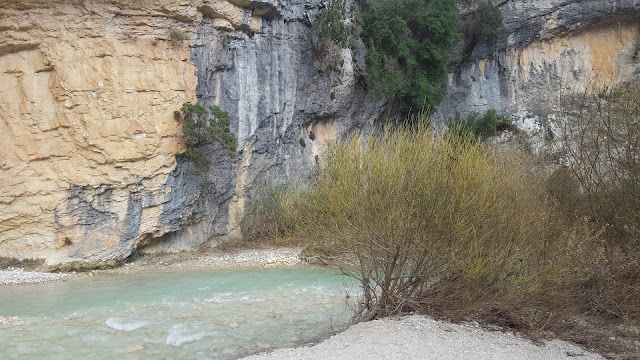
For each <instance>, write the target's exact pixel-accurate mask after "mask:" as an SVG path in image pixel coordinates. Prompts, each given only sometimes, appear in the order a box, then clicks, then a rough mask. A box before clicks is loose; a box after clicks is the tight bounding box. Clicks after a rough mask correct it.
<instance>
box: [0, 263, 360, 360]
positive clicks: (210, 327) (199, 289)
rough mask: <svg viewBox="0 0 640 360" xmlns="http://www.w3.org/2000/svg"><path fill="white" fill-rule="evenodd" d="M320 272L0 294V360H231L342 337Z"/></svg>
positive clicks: (168, 275) (173, 274) (169, 275)
mask: <svg viewBox="0 0 640 360" xmlns="http://www.w3.org/2000/svg"><path fill="white" fill-rule="evenodd" d="M348 292H351V293H353V292H355V286H354V283H353V282H351V281H349V280H348V279H346V278H343V277H342V276H340V275H338V274H336V273H335V272H332V271H330V270H326V269H321V268H315V267H293V268H279V269H252V270H247V269H245V270H203V269H196V270H194V269H191V270H162V271H159V270H154V271H149V270H146V271H145V270H139V271H136V272H133V273H130V274H98V275H95V276H93V277H87V278H81V279H75V280H69V281H65V282H57V283H48V284H36V285H8V286H0V316H2V317H4V321H3V323H2V324H0V359H14V358H15V359H38V360H40V359H65V360H66V359H83V360H84V359H118V360H124V359H235V358H238V357H241V356H243V355H248V354H252V353H256V352H260V351H263V350H267V349H271V348H278V347H287V346H293V345H296V344H300V343H304V342H309V341H315V340H317V339H319V338H321V337H324V336H327V335H328V334H330V333H331V332H333V331H339V330H343V329H344V328H345V327H346V325H347V323H348V321H349V318H350V316H351V314H352V312H351V311H350V310H349V309H351V308H352V306H348V305H347V302H348V301H350V300H347V299H348V298H351V299H352V298H353V296H347V293H348Z"/></svg>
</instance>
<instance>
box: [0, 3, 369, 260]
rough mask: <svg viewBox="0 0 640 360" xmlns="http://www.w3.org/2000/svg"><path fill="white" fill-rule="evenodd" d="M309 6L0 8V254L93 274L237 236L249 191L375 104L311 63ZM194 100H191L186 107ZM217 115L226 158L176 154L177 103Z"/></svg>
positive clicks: (302, 168) (313, 8)
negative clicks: (199, 159)
mask: <svg viewBox="0 0 640 360" xmlns="http://www.w3.org/2000/svg"><path fill="white" fill-rule="evenodd" d="M321 6H322V4H321V3H320V2H314V1H306V2H302V1H300V2H297V1H287V2H285V3H284V4H281V3H278V2H271V1H269V0H265V1H242V0H232V1H225V0H213V1H211V0H200V1H188V0H173V1H169V0H166V1H160V0H158V1H125V0H103V1H89V0H86V1H82V0H75V1H68V0H67V1H62V0H60V1H44V0H31V1H23V0H21V1H17V0H2V1H0V84H1V85H0V94H1V95H0V141H1V143H2V144H3V145H2V150H1V151H0V158H1V165H0V182H1V184H2V188H1V190H0V256H4V257H15V258H19V259H24V258H41V259H46V261H47V263H48V264H50V265H52V266H56V267H63V268H64V267H65V266H66V265H64V264H69V265H72V266H100V265H101V264H110V263H114V262H115V261H119V260H121V259H123V258H125V257H126V256H128V255H129V254H130V253H131V252H132V251H134V250H135V249H139V248H142V247H145V246H146V249H147V250H148V251H153V250H180V249H195V248H197V247H198V246H200V245H202V244H204V243H206V242H208V241H215V240H216V239H217V238H220V237H228V236H239V224H240V221H241V219H242V217H243V214H244V211H245V207H246V206H245V204H246V202H247V201H248V200H250V199H251V197H252V195H253V193H254V192H255V188H256V187H255V184H256V183H258V182H273V181H278V179H285V178H286V179H289V180H291V179H295V178H304V177H305V176H306V175H308V174H309V173H310V172H311V171H313V169H314V167H315V166H316V165H315V163H316V161H317V159H318V158H317V155H319V153H320V152H321V151H322V149H323V147H324V146H326V141H328V140H331V139H333V138H336V137H337V136H339V135H340V134H342V133H345V132H346V131H347V130H348V129H349V128H351V127H352V126H355V125H358V124H362V123H366V122H368V121H370V120H371V119H373V118H374V117H375V116H376V115H377V113H378V111H379V109H380V104H378V103H376V102H375V101H370V100H367V99H366V98H365V96H364V94H362V93H361V92H359V90H357V87H356V84H355V77H354V73H353V66H352V61H351V59H352V54H351V51H349V50H344V51H343V52H342V53H341V54H340V56H341V57H342V58H343V70H342V71H339V72H334V73H326V72H325V73H322V72H321V71H319V70H318V69H317V68H316V67H315V66H314V61H315V60H316V59H315V55H314V52H313V49H312V47H311V45H310V42H309V39H308V35H309V29H310V27H309V25H310V18H313V17H314V16H317V14H318V12H319V9H320V7H321ZM196 96H197V98H196ZM196 100H199V101H201V102H202V103H204V104H212V103H215V104H218V105H220V107H221V108H223V109H224V110H227V111H229V112H230V114H231V117H232V125H231V128H232V131H233V132H234V133H235V134H236V135H237V137H238V140H239V148H238V151H239V155H238V156H237V157H235V158H230V157H229V156H228V155H227V154H226V152H225V151H224V150H223V149H222V148H221V147H220V146H218V145H216V144H213V145H209V146H208V147H207V149H206V150H207V153H208V155H209V156H210V165H209V166H208V167H207V168H206V169H205V170H204V172H203V174H202V175H199V174H198V171H197V170H196V169H194V168H193V165H192V164H190V163H188V162H186V161H184V159H182V158H181V157H180V156H179V155H178V154H180V153H181V152H182V151H183V150H184V149H183V141H182V139H181V133H180V131H181V130H180V129H181V124H180V123H179V122H178V121H176V120H175V119H174V117H173V112H174V111H175V110H177V109H179V108H180V106H181V105H182V103H183V102H187V101H190V102H195V101H196Z"/></svg>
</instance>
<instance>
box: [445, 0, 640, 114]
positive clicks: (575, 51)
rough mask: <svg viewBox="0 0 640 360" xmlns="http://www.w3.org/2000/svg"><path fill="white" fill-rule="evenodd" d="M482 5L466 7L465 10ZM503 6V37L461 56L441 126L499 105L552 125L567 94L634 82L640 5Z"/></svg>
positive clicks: (621, 1)
mask: <svg viewBox="0 0 640 360" xmlns="http://www.w3.org/2000/svg"><path fill="white" fill-rule="evenodd" d="M478 3H479V2H477V1H475V2H473V1H467V2H465V3H463V5H464V7H463V9H462V10H463V11H462V12H463V13H464V14H469V13H470V12H471V11H472V10H473V8H474V7H475V6H477V5H478ZM495 3H496V4H498V5H499V7H500V10H501V11H502V14H503V26H502V27H501V28H500V29H499V39H498V41H497V43H496V44H495V46H486V45H483V44H479V45H478V46H476V47H475V48H474V49H473V50H472V51H468V50H469V49H466V50H467V51H466V52H465V51H463V50H462V49H461V50H460V51H459V52H458V54H456V55H455V56H454V59H453V62H454V64H453V65H452V67H451V69H452V70H451V73H450V75H449V91H448V94H447V96H446V97H445V100H444V102H443V103H442V105H441V106H440V108H439V110H438V112H437V114H436V116H435V119H436V120H437V121H445V120H446V119H448V118H449V117H451V116H453V115H454V114H455V113H456V112H458V113H460V114H466V113H469V112H472V111H477V112H484V111H486V110H488V109H490V108H495V109H498V110H499V111H501V112H505V113H507V114H510V115H512V116H513V118H514V119H515V120H517V121H519V122H520V123H521V125H524V122H527V121H529V120H531V119H534V120H535V121H542V122H544V121H545V119H546V118H547V116H548V115H549V114H552V113H553V110H554V109H553V107H554V104H555V103H557V99H558V98H559V96H561V95H562V94H566V93H570V92H574V91H581V90H584V89H585V88H586V87H590V86H594V85H596V84H603V83H615V82H618V81H622V80H625V79H629V77H630V76H631V75H632V74H633V73H634V72H635V71H636V68H637V58H636V54H637V51H638V48H637V46H638V44H637V39H638V34H639V24H640V21H639V17H638V15H639V14H640V2H638V1H637V0H535V1H531V0H507V1H497V2H495ZM467 16H469V15H467Z"/></svg>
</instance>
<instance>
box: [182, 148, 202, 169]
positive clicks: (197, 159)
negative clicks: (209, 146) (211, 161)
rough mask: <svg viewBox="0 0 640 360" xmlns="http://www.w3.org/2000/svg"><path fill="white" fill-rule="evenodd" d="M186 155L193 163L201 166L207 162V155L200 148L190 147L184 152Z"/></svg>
mask: <svg viewBox="0 0 640 360" xmlns="http://www.w3.org/2000/svg"><path fill="white" fill-rule="evenodd" d="M184 157H186V158H187V159H189V161H191V162H192V163H194V164H195V165H199V166H204V165H206V164H207V162H208V160H207V155H206V154H205V153H204V151H202V149H199V148H188V149H187V150H186V151H185V152H184Z"/></svg>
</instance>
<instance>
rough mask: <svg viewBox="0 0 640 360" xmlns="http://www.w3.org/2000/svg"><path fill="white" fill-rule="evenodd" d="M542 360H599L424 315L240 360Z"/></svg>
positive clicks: (564, 346)
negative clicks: (309, 344)
mask: <svg viewBox="0 0 640 360" xmlns="http://www.w3.org/2000/svg"><path fill="white" fill-rule="evenodd" d="M358 358H361V359H380V360H382V359H385V360H387V359H390V360H394V359H397V360H400V359H402V360H422V359H438V360H454V359H455V360H459V359H468V360H472V359H473V360H478V359H483V360H506V359H509V360H525V359H526V360H546V359H574V358H579V359H584V360H587V359H591V360H600V359H604V358H603V357H602V356H600V355H598V354H594V353H591V352H589V351H586V350H584V349H582V348H580V347H578V346H577V345H574V344H571V343H568V342H566V341H561V340H553V341H541V342H539V343H534V342H533V341H531V340H528V339H525V338H522V337H518V336H516V335H514V334H512V333H509V332H501V331H490V330H487V329H485V328H483V327H481V326H480V325H478V324H476V323H466V324H451V323H448V322H444V321H438V320H434V319H431V318H429V317H426V316H420V315H410V316H404V317H400V318H395V319H393V318H386V319H381V320H374V321H369V322H364V323H359V324H356V325H354V326H351V327H350V328H349V329H347V330H346V331H344V332H341V333H339V334H337V335H335V336H333V337H331V338H329V339H327V340H325V341H323V342H321V343H319V344H316V345H313V346H299V347H295V348H287V349H278V350H274V351H272V352H268V353H262V354H257V355H253V356H249V357H246V358H244V360H285V359H308V360H327V359H332V360H342V359H344V360H351V359H358Z"/></svg>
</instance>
